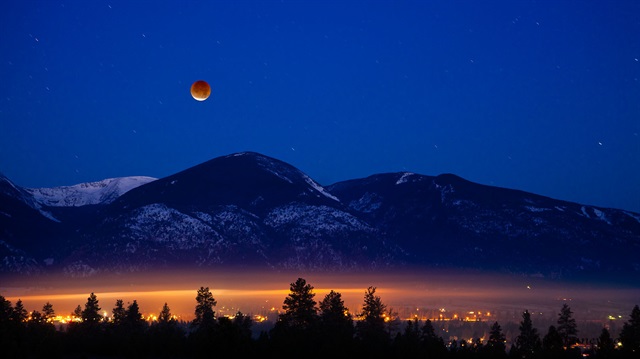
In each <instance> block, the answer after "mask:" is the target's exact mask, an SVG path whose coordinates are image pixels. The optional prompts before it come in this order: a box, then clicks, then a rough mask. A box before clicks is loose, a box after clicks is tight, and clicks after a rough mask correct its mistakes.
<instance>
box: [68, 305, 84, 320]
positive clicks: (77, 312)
mask: <svg viewBox="0 0 640 359" xmlns="http://www.w3.org/2000/svg"><path fill="white" fill-rule="evenodd" d="M71 316H72V317H75V318H82V307H81V306H80V304H78V306H77V307H76V308H75V309H74V310H73V312H72V313H71Z"/></svg>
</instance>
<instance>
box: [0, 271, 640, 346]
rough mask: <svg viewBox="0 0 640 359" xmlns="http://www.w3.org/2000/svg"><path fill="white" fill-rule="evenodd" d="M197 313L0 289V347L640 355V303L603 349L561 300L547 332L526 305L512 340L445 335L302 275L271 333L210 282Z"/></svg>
mask: <svg viewBox="0 0 640 359" xmlns="http://www.w3.org/2000/svg"><path fill="white" fill-rule="evenodd" d="M195 299H196V306H195V318H194V319H193V320H192V321H190V322H179V321H177V320H176V318H175V316H173V315H172V314H171V310H170V308H169V306H168V304H167V303H165V304H164V306H163V308H162V310H161V312H160V313H159V314H158V316H157V320H154V321H152V322H151V323H149V322H147V320H145V319H144V318H143V316H142V313H140V308H139V306H138V303H137V301H135V300H134V301H133V302H132V303H130V304H129V305H128V306H126V307H125V305H124V302H123V301H122V300H121V299H118V300H116V303H115V306H114V307H113V309H112V310H111V312H112V317H111V318H110V319H109V320H106V319H105V316H103V315H101V314H100V313H101V311H102V310H103V309H102V308H101V306H100V303H99V300H98V298H97V296H96V295H95V294H94V293H91V294H90V296H89V297H88V298H87V302H86V303H85V304H84V308H82V307H81V306H80V305H78V307H77V308H76V309H75V311H74V313H73V315H74V316H76V317H77V318H79V320H78V321H72V322H69V323H68V324H67V325H66V326H64V327H61V328H56V326H55V325H54V323H53V318H54V317H55V311H54V308H53V306H52V305H51V303H49V302H47V303H45V304H44V306H43V308H42V311H33V312H31V313H28V312H27V310H26V309H25V308H24V306H23V304H22V302H21V301H20V300H18V301H17V302H16V303H15V305H12V304H11V302H9V301H8V300H6V299H5V298H4V297H2V296H0V350H1V356H2V357H3V358H185V359H186V358H214V357H221V356H234V357H240V356H246V355H262V356H271V355H287V356H292V357H312V358H316V357H336V356H338V357H346V356H354V357H372V358H378V357H380V358H382V357H384V358H388V357H416V358H451V359H454V358H469V359H471V358H479V359H481V358H504V359H507V358H509V359H510V358H581V357H583V356H589V357H592V358H638V357H640V308H639V307H638V305H636V306H634V308H633V309H632V311H631V315H630V318H629V320H628V321H627V322H625V323H624V325H623V327H622V330H621V331H620V334H619V336H618V337H617V338H613V337H612V336H611V334H610V333H609V331H608V329H607V328H606V327H603V328H602V333H601V335H600V337H599V339H598V344H597V346H594V347H587V348H585V347H580V346H579V345H576V344H578V337H577V333H578V328H577V324H576V321H575V319H574V318H573V312H572V311H571V308H570V307H569V306H568V305H567V304H564V305H563V306H562V308H561V309H560V313H559V314H558V319H557V323H556V325H551V326H549V328H548V330H547V332H546V334H544V335H542V333H539V332H538V330H537V329H536V328H535V327H534V325H533V322H532V319H531V315H530V313H529V312H528V311H527V310H525V311H524V312H523V314H522V321H521V322H520V326H519V334H518V335H517V336H516V337H515V338H512V340H511V343H512V344H511V345H510V346H509V347H508V348H507V344H506V343H507V340H506V338H505V335H504V333H503V331H502V328H501V326H500V324H499V323H498V322H494V323H493V325H492V326H491V329H490V333H489V336H488V338H487V339H486V340H483V339H481V338H476V339H474V340H469V341H467V340H448V338H447V340H446V341H445V339H443V338H442V337H441V336H440V335H438V333H437V332H436V330H435V328H434V325H433V323H432V322H431V321H430V320H426V321H421V320H418V319H414V320H406V321H404V322H402V323H401V324H403V325H401V326H399V325H398V322H399V321H400V320H399V319H398V318H397V315H395V314H394V313H393V311H392V310H390V309H389V308H388V307H387V305H385V304H384V303H383V302H382V300H381V298H380V297H379V296H378V295H376V287H369V288H367V289H366V291H365V293H364V301H363V304H362V308H361V310H360V311H359V312H358V313H355V314H352V313H351V312H350V310H349V308H346V307H345V305H344V301H343V300H342V296H341V294H340V293H339V292H335V291H333V290H332V291H330V292H329V293H328V294H327V295H326V296H325V297H324V298H323V299H322V300H321V301H320V302H317V301H316V300H315V293H314V287H313V286H311V285H310V284H308V283H307V282H306V280H304V279H303V278H298V279H297V280H296V281H295V282H293V283H291V286H290V293H289V295H288V296H287V297H286V298H285V299H284V302H283V305H282V309H283V310H282V312H281V313H280V314H278V319H277V321H276V322H275V323H274V325H273V326H272V327H271V328H269V329H268V330H263V331H261V332H260V334H259V335H257V336H256V335H253V332H252V326H253V325H254V324H255V322H254V321H253V320H252V318H251V317H250V316H248V315H246V314H243V313H241V312H237V313H236V314H235V315H234V316H232V317H225V316H216V312H215V310H214V308H215V306H216V305H217V301H216V300H215V299H214V297H213V294H212V293H211V291H210V290H209V288H208V287H201V288H200V289H198V290H197V293H196V298H195Z"/></svg>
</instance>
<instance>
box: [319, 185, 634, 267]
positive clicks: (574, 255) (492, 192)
mask: <svg viewBox="0 0 640 359" xmlns="http://www.w3.org/2000/svg"><path fill="white" fill-rule="evenodd" d="M327 189H328V190H329V191H331V192H332V193H334V194H335V195H336V196H338V197H339V198H341V200H342V201H343V202H344V203H345V204H347V205H348V206H349V207H350V208H351V209H353V210H354V211H357V212H359V213H360V214H361V216H363V217H364V218H366V219H367V220H368V221H370V222H372V223H376V226H377V228H379V229H381V230H383V231H384V232H385V234H386V235H387V236H388V237H389V238H390V239H392V240H393V241H395V243H396V244H398V245H399V246H400V247H402V248H404V249H405V250H407V251H408V252H410V253H412V261H413V262H415V263H422V264H424V263H425V262H426V263H431V264H437V265H439V266H445V267H469V268H481V269H488V270H501V271H507V272H516V273H526V274H539V275H543V276H551V277H554V276H555V277H563V276H567V275H571V276H575V275H579V276H594V275H605V274H608V275H612V274H613V273H627V274H628V273H637V272H638V271H640V259H639V257H638V256H637V255H636V254H637V253H638V252H639V251H640V216H639V215H638V214H636V213H632V212H628V211H622V210H617V209H609V208H598V207H593V206H586V205H581V204H577V203H571V202H566V201H560V200H555V199H552V198H548V197H544V196H539V195H535V194H532V193H527V192H523V191H518V190H511V189H505V188H499V187H492V186H485V185H480V184H477V183H473V182H469V181H466V180H464V179H462V178H460V177H458V176H455V175H452V174H443V175H440V176H437V177H431V176H423V175H419V174H413V173H388V174H379V175H373V176H370V177H367V178H364V179H358V180H351V181H345V182H340V183H336V184H334V185H331V186H328V187H327Z"/></svg>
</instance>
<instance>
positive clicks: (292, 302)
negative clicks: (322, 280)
mask: <svg viewBox="0 0 640 359" xmlns="http://www.w3.org/2000/svg"><path fill="white" fill-rule="evenodd" d="M289 289H290V292H289V295H288V296H287V297H286V298H285V299H284V304H283V305H282V309H284V313H282V314H280V315H279V321H280V322H283V323H284V324H285V325H286V326H287V327H290V328H295V329H296V330H306V329H309V328H310V327H311V326H312V325H313V324H315V323H316V320H317V319H318V308H317V307H316V301H315V300H314V299H313V298H314V297H315V293H313V286H311V285H310V284H308V283H307V281H306V280H304V279H303V278H298V279H297V280H296V281H295V282H294V283H291V286H290V288H289Z"/></svg>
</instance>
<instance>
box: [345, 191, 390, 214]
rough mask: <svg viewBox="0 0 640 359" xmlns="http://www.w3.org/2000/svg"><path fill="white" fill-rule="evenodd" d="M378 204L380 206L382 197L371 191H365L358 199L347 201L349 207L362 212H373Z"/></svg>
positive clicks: (377, 207)
mask: <svg viewBox="0 0 640 359" xmlns="http://www.w3.org/2000/svg"><path fill="white" fill-rule="evenodd" d="M380 206H382V197H381V196H380V195H378V194H377V193H371V192H366V193H365V194H363V195H362V197H360V198H359V199H357V200H354V201H351V202H349V208H353V209H355V210H356V211H358V212H363V213H372V212H375V211H376V210H378V209H379V208H380Z"/></svg>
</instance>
